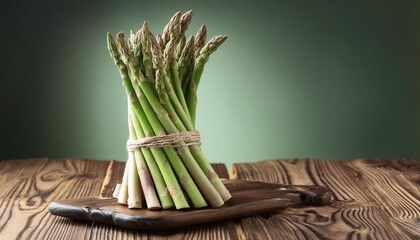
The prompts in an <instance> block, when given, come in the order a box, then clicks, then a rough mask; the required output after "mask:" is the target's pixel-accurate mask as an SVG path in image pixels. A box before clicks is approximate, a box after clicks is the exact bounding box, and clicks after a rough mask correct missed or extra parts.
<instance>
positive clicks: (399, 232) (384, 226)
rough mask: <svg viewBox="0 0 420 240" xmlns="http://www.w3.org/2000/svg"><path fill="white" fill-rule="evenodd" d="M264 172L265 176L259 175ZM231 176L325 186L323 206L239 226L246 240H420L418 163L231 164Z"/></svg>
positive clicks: (300, 161)
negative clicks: (327, 197)
mask: <svg viewBox="0 0 420 240" xmlns="http://www.w3.org/2000/svg"><path fill="white" fill-rule="evenodd" d="M261 173H264V174H261ZM230 174H231V177H232V178H238V179H246V180H253V181H264V182H270V183H282V184H316V185H323V186H328V187H330V188H331V189H332V190H333V192H334V194H333V195H334V200H335V201H334V202H332V203H331V204H330V205H329V206H325V207H317V208H311V207H298V208H289V209H287V210H285V211H283V212H282V213H280V214H277V215H275V216H272V217H270V218H269V219H266V218H263V217H253V218H244V219H242V220H240V221H239V225H240V226H241V229H242V230H243V232H242V235H243V236H244V237H245V238H249V239H267V238H275V236H280V235H282V236H283V238H284V239H296V238H298V239H318V238H320V239H420V191H419V189H420V188H419V184H420V161H419V160H392V161H385V160H366V159H365V160H352V161H325V160H324V161H321V160H312V159H294V160H281V161H279V160H270V161H262V162H258V163H241V164H234V165H233V167H232V169H231V172H230Z"/></svg>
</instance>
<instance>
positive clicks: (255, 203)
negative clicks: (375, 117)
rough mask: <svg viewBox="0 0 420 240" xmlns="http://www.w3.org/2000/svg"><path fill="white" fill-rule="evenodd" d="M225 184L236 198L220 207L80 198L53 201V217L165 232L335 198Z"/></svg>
mask: <svg viewBox="0 0 420 240" xmlns="http://www.w3.org/2000/svg"><path fill="white" fill-rule="evenodd" d="M223 181H224V183H225V185H226V187H227V188H228V189H229V191H230V192H231V194H232V198H231V199H230V200H229V201H227V202H226V203H225V205H223V206H222V207H220V208H203V209H188V210H160V211H150V210H147V209H128V208H127V207H126V206H124V205H120V204H118V203H117V199H116V198H77V199H65V200H57V201H54V202H51V203H50V205H49V211H50V213H51V214H53V215H58V216H63V217H69V218H74V219H80V220H87V221H94V222H102V223H107V224H112V225H116V226H121V227H126V228H133V229H141V230H161V229H168V228H177V227H185V226H190V225H195V224H203V223H209V222H215V221H223V220H227V219H232V218H239V217H246V216H252V215H257V214H263V213H274V212H277V211H279V210H282V209H285V208H288V207H291V206H298V205H314V206H316V205H325V204H328V203H329V202H330V201H331V195H332V192H331V190H330V189H328V188H325V187H321V186H297V185H280V184H270V183H262V182H248V181H239V180H223Z"/></svg>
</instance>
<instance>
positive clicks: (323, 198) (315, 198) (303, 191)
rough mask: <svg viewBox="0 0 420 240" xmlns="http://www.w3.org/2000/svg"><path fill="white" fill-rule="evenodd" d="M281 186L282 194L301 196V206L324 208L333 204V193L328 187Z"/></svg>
mask: <svg viewBox="0 0 420 240" xmlns="http://www.w3.org/2000/svg"><path fill="white" fill-rule="evenodd" d="M279 186H281V191H282V192H289V193H298V194H300V200H301V204H304V205H313V206H322V205H327V204H328V203H330V202H331V197H332V191H331V189H329V188H327V187H323V186H308V185H284V184H279Z"/></svg>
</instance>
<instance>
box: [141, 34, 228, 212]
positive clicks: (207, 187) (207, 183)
mask: <svg viewBox="0 0 420 240" xmlns="http://www.w3.org/2000/svg"><path fill="white" fill-rule="evenodd" d="M150 43H151V41H149V44H150ZM146 44H147V43H145V42H143V45H144V46H146ZM151 45H152V46H151V47H152V48H153V47H154V46H153V44H151ZM168 46H170V42H169V43H168V44H167V47H168ZM167 49H168V48H167ZM152 52H153V54H154V56H153V63H154V65H155V68H157V69H158V70H157V71H159V73H160V72H162V75H163V78H164V79H165V86H166V93H167V95H169V98H170V100H171V102H170V103H168V102H167V103H166V104H163V105H164V107H165V109H166V110H167V111H168V112H169V115H170V116H171V117H172V122H171V121H168V122H166V121H165V123H167V124H168V125H165V124H164V123H163V122H162V124H163V126H164V128H165V130H166V131H168V132H169V133H175V132H177V131H181V132H186V131H187V129H189V131H193V130H194V128H193V126H192V123H191V120H190V119H187V118H184V119H182V120H183V121H179V119H178V116H177V114H179V113H181V114H182V113H183V109H182V108H178V109H177V108H176V107H171V103H173V102H172V100H177V98H176V95H175V94H174V91H173V89H172V88H171V84H170V81H169V80H168V79H169V78H168V76H167V73H165V69H164V68H163V67H162V64H161V63H162V62H163V61H162V60H161V56H160V55H161V54H160V52H159V49H157V47H154V48H153V49H152ZM158 79H159V77H158V76H157V77H156V80H158ZM174 108H175V109H176V110H177V111H175V110H174ZM183 114H184V115H185V113H183ZM184 120H185V121H184ZM184 124H186V126H187V128H186V127H185V126H184ZM174 128H175V129H174ZM191 149H194V151H198V150H199V149H200V148H197V147H194V148H191ZM178 150H179V152H180V155H181V157H182V159H183V161H184V163H185V165H186V166H187V168H188V169H189V170H190V172H191V174H192V175H193V178H194V180H195V181H196V182H197V184H199V185H200V189H202V193H203V194H206V199H207V200H208V201H209V202H210V203H211V205H212V206H214V207H218V206H221V205H223V203H224V202H223V199H226V200H227V199H229V198H230V197H231V196H230V194H229V192H228V191H227V189H226V188H224V185H223V183H221V181H220V179H219V178H218V176H217V174H215V172H214V170H213V169H212V168H211V166H210V168H209V167H208V166H207V165H206V167H205V168H204V169H205V170H206V171H205V172H203V168H200V165H199V164H197V163H198V162H200V161H202V160H206V161H207V159H204V158H200V159H198V161H197V159H194V156H193V155H192V154H191V152H190V151H189V149H188V148H187V147H181V148H179V149H178ZM196 155H197V156H201V155H202V154H201V155H200V154H198V152H197V154H196ZM203 156H204V155H203ZM202 165H203V166H204V164H202ZM208 165H210V164H208ZM204 173H210V174H207V176H210V177H211V178H210V180H209V179H208V178H207V176H206V175H205V174H204ZM213 178H217V179H219V182H220V184H219V183H217V182H215V181H213V182H215V183H217V184H215V187H216V188H215V187H213V186H212V185H211V184H212V182H211V181H212V180H213ZM220 185H221V186H220ZM219 191H220V192H219ZM220 194H222V195H223V196H221V195H220Z"/></svg>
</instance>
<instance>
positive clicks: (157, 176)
mask: <svg viewBox="0 0 420 240" xmlns="http://www.w3.org/2000/svg"><path fill="white" fill-rule="evenodd" d="M191 18H192V11H189V12H186V13H184V14H181V13H180V12H178V13H176V14H175V15H174V16H173V17H172V18H171V20H170V21H169V23H168V24H167V25H166V26H165V28H164V31H163V34H162V36H160V35H157V37H156V38H155V37H154V36H153V34H152V33H151V32H150V30H149V28H148V26H147V23H144V24H143V27H142V28H141V30H140V31H138V32H137V33H134V32H131V33H130V37H129V39H128V41H127V42H126V41H125V40H124V35H123V34H122V33H119V34H118V35H117V40H116V41H115V40H114V39H113V38H112V36H111V35H110V34H109V35H108V48H109V51H110V54H111V56H112V58H113V59H114V62H115V64H116V65H117V66H118V68H119V70H120V74H121V78H122V80H123V86H124V88H125V90H126V93H127V96H128V99H129V106H130V108H131V110H130V113H131V115H130V116H129V127H130V138H131V139H136V138H137V137H139V138H144V137H152V136H164V135H166V134H176V133H179V132H191V131H195V127H194V125H195V111H196V105H197V102H196V94H197V93H196V92H197V86H198V84H199V82H200V79H201V75H202V72H203V69H204V65H205V63H206V62H207V61H208V59H209V56H210V55H211V54H212V53H213V52H214V51H215V50H216V49H217V48H218V47H219V46H220V45H221V44H222V43H223V42H224V41H225V40H226V36H217V37H214V38H212V39H211V40H210V41H209V42H208V43H207V44H205V41H206V35H207V29H206V27H205V26H204V25H203V26H202V27H201V28H200V29H199V31H198V32H197V35H196V37H193V36H192V37H190V38H189V39H188V41H186V37H185V32H186V31H187V29H188V26H189V24H190V22H191ZM178 143H179V144H180V147H179V146H177V147H176V148H173V147H163V148H153V147H152V148H144V147H142V148H139V149H136V150H134V151H132V152H131V153H129V160H128V163H127V165H126V171H125V173H124V177H123V183H122V184H121V186H120V189H119V192H118V199H119V202H121V203H122V204H128V205H129V207H138V206H139V205H140V203H141V201H140V200H141V199H140V198H141V197H142V194H141V193H139V192H135V191H136V190H138V189H140V187H142V188H143V190H142V191H143V192H144V193H145V195H144V198H145V199H146V202H147V205H148V206H149V205H153V204H151V203H150V204H149V202H154V204H155V206H156V201H157V197H156V192H157V193H158V196H159V200H160V202H161V204H162V208H164V209H166V208H170V207H171V206H173V205H175V207H176V208H177V209H180V208H187V207H189V205H188V202H187V196H188V197H189V200H190V201H191V203H192V204H193V206H194V207H196V208H198V207H203V206H206V205H207V203H206V200H207V202H208V203H209V204H210V205H211V206H213V207H219V206H221V205H223V204H224V201H227V200H228V199H229V198H230V197H231V195H230V193H229V191H228V190H227V189H226V187H225V186H224V184H223V183H222V182H221V180H220V178H219V177H218V176H217V174H216V173H215V171H214V170H213V168H212V167H211V165H210V163H209V162H208V160H207V159H206V158H205V156H204V154H203V153H202V150H201V147H200V146H199V145H192V146H186V145H185V143H184V142H183V141H179V142H178ZM135 169H137V171H135V172H136V174H134V171H133V170H135ZM174 173H175V174H176V176H175V174H174ZM147 174H148V175H147ZM135 177H137V181H138V182H136V179H135ZM152 178H153V182H152V184H150V183H151V179H152ZM143 179H144V180H143ZM139 180H140V181H139ZM153 183H154V185H153ZM136 184H137V185H138V186H139V187H137V188H135V187H134V186H135V185H136ZM140 185H141V186H140ZM180 185H181V186H182V188H181V186H180ZM150 186H152V187H151V188H149V187H150ZM150 189H152V190H150ZM148 192H154V193H155V194H154V199H153V201H152V200H148V197H149V196H148ZM116 193H117V190H116ZM134 195H136V196H134ZM151 195H153V194H151ZM127 196H128V201H127ZM203 196H204V197H205V199H206V200H204V197H203Z"/></svg>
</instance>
